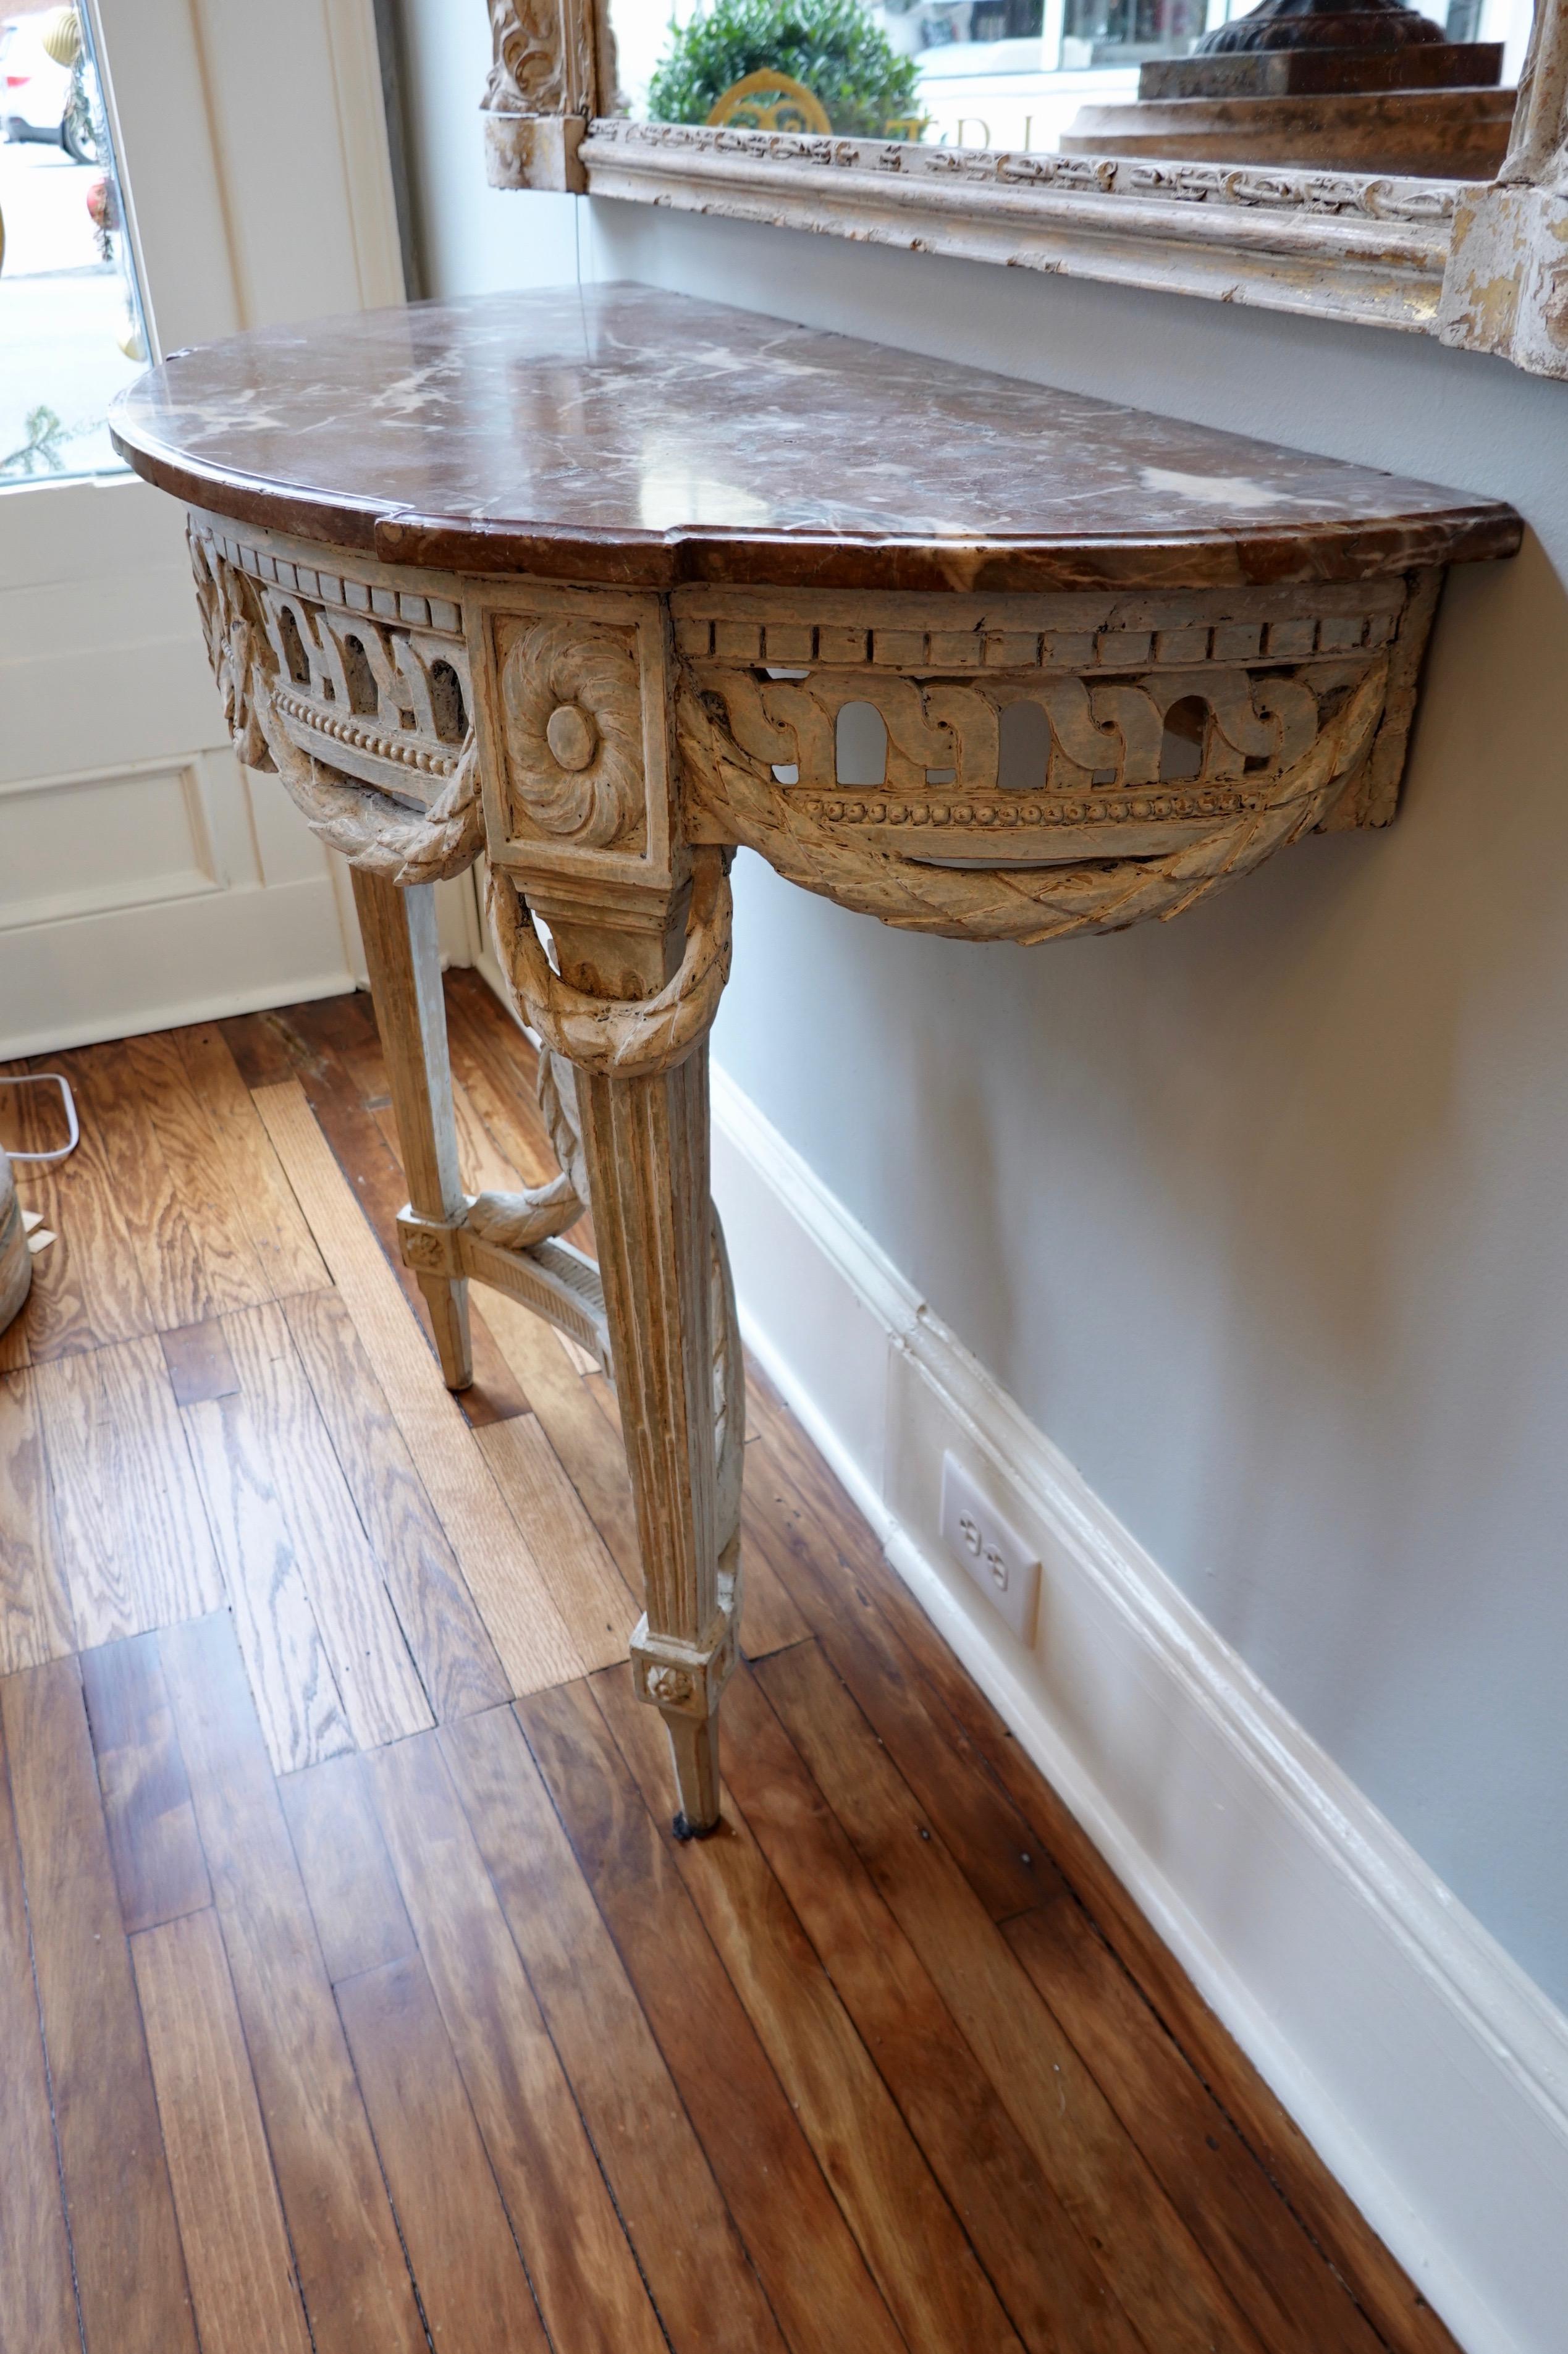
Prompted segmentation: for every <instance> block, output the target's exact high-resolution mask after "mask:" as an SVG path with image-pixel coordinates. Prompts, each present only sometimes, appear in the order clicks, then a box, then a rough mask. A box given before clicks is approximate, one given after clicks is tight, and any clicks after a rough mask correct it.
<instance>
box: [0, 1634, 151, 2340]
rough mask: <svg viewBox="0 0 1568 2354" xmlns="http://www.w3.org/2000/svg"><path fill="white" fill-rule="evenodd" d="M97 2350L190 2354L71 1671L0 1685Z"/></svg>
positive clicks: (147, 2078) (85, 2310) (143, 2060)
mask: <svg viewBox="0 0 1568 2354" xmlns="http://www.w3.org/2000/svg"><path fill="white" fill-rule="evenodd" d="M0 1723H3V1726H4V1733H5V1752H6V1756H7V1758H8V1760H9V1762H10V1767H11V1795H12V1801H13V1804H14V1806H15V1808H16V1833H17V1841H18V1845H19V1847H20V1850H21V1856H22V1871H23V1877H24V1881H25V1884H26V1903H27V1917H28V1920H29V1923H30V1925H31V1929H32V1940H33V1963H34V1969H35V1972H36V1975H37V1989H38V2008H39V2011H40V2013H41V2016H42V2020H43V2030H44V2045H45V2050H46V2052H47V2053H48V2069H49V2082H50V2086H51V2089H52V2093H53V2099H54V2114H55V2130H56V2135H57V2137H58V2147H59V2157H60V2176H61V2179H62V2180H63V2182H64V2185H65V2198H66V2210H67V2214H68V2216H69V2231H70V2240H71V2249H72V2254H73V2259H74V2264H75V2271H76V2285H77V2296H78V2300H79V2311H80V2316H81V2322H82V2330H83V2335H84V2337H85V2339H86V2346H87V2354H196V2332H195V2330H194V2328H193V2327H192V2325H191V2311H190V2296H189V2292H188V2289H187V2287H186V2282H185V2259H184V2257H183V2255H182V2253H181V2250H180V2236H179V2231H178V2228H177V2226H176V2224H175V2207H174V2200H173V2198H172V2197H171V2195H170V2189H169V2176H168V2169H167V2166H166V2164H165V2161H164V2147H163V2141H162V2138H161V2136H160V2133H159V2126H158V2109H157V2103H156V2101H155V2099H154V2092H153V2078H152V2073H151V2070H150V2069H149V2067H148V2064H147V2049H146V2044H145V2042H144V2041H143V2031H142V2017H141V2010H140V2007H139V2005H138V2002H137V1999H136V1988H135V1982H134V1979H133V1978H132V1969H131V1956H130V1951H129V1948H128V1946H127V1945H126V1940H125V1934H124V1931H123V1930H122V1927H121V1924H120V1905H119V1900H118V1898H117V1897H116V1894H115V1889H114V1873H113V1870H112V1868H111V1863H110V1859H109V1835H108V1832H107V1831H106V1830H105V1829H104V1822H103V1810H102V1807H101V1801H100V1797H99V1789H98V1776H97V1773H96V1771H95V1770H94V1767H93V1762H92V1746H91V1744H90V1740H89V1738H88V1730H87V1716H86V1713H85V1712H84V1710H83V1707H82V1700H81V1684H80V1681H79V1677H78V1675H77V1670H76V1663H75V1661H74V1660H71V1659H56V1660H52V1661H51V1662H50V1663H49V1665H48V1666H47V1667H42V1668H28V1669H26V1670H24V1671H23V1672H22V1673H21V1674H20V1675H15V1676H8V1677H7V1678H6V1679H5V1682H4V1683H3V1684H0Z"/></svg>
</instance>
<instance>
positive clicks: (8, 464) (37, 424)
mask: <svg viewBox="0 0 1568 2354" xmlns="http://www.w3.org/2000/svg"><path fill="white" fill-rule="evenodd" d="M23 431H24V432H25V433H26V436H27V438H26V441H24V442H23V444H22V446H21V448H20V449H19V450H13V451H12V452H11V454H10V456H9V457H8V458H0V475H5V474H59V473H63V472H64V471H65V459H64V457H63V455H62V454H61V449H60V445H61V443H62V442H64V441H66V440H69V433H68V431H67V429H66V427H65V426H64V425H63V424H62V423H61V422H60V419H58V417H57V416H56V415H55V412H54V410H53V409H52V408H44V407H43V406H42V405H41V404H40V406H39V407H38V408H32V409H29V410H28V412H27V417H26V423H25V425H24V426H23Z"/></svg>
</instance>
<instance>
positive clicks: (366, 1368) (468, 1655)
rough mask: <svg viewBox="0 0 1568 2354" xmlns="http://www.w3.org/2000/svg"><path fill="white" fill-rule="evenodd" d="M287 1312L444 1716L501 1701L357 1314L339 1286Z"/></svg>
mask: <svg viewBox="0 0 1568 2354" xmlns="http://www.w3.org/2000/svg"><path fill="white" fill-rule="evenodd" d="M283 1313H284V1315H285V1316H286V1317H287V1319H288V1322H289V1330H290V1331H291V1334H292V1335H293V1341H294V1346H295V1348H296V1349H297V1350H298V1352H299V1354H300V1359H301V1362H302V1364H303V1366H304V1369H305V1375H306V1378H307V1380H308V1381H309V1382H310V1384H311V1387H312V1389H313V1392H314V1394H315V1400H316V1405H317V1407H318V1408H319V1410H320V1413H321V1416H322V1419H323V1422H324V1423H325V1425H326V1427H327V1431H328V1434H329V1436H330V1437H331V1439H332V1443H333V1447H334V1449H335V1451H336V1454H337V1459H338V1462H339V1464H340V1465H341V1467H342V1469H343V1476H344V1479H345V1480H346V1481H347V1483H348V1489H349V1493H350V1494H351V1495H352V1496H353V1498H354V1501H355V1508H356V1509H357V1511H358V1513H359V1517H360V1520H361V1522H362V1523H363V1524H364V1527H365V1530H366V1534H367V1535H368V1537H369V1539H370V1543H371V1545H372V1547H373V1549H374V1551H375V1553H376V1560H377V1561H378V1562H379V1564H380V1567H381V1574H382V1576H383V1577H384V1578H385V1579H386V1582H387V1591H388V1592H389V1594H390V1595H391V1596H392V1602H393V1606H394V1607H395V1608H396V1610H397V1617H398V1619H399V1620H400V1622H401V1624H402V1628H403V1632H404V1634H405V1635H406V1636H407V1638H408V1648H409V1649H410V1650H411V1651H412V1652H413V1655H414V1659H415V1663H416V1665H417V1666H418V1670H419V1676H420V1680H421V1681H422V1682H423V1684H424V1687H425V1690H426V1691H427V1692H428V1693H429V1699H430V1704H431V1706H432V1708H433V1709H434V1711H435V1713H436V1716H437V1718H438V1719H440V1720H445V1719H446V1718H448V1717H452V1716H466V1715H467V1714H469V1713H470V1712H471V1711H472V1710H475V1709H482V1708H493V1707H495V1706H496V1705H497V1704H498V1702H501V1701H503V1700H504V1699H505V1698H506V1697H507V1695H508V1692H509V1691H510V1686H509V1685H508V1683H507V1681H506V1678H505V1675H504V1673H503V1670H502V1666H501V1662H500V1660H499V1659H497V1658H496V1656H495V1646H494V1645H493V1643H492V1641H491V1639H490V1637H489V1635H488V1633H487V1632H486V1630H485V1625H484V1620H483V1618H482V1617H481V1615H480V1612H479V1609H478V1606H477V1605H476V1604H475V1602H474V1599H473V1596H472V1595H471V1593H470V1592H469V1589H468V1586H467V1585H466V1584H465V1582H464V1579H463V1575H462V1572H461V1569H460V1568H459V1567H458V1564H457V1562H456V1560H455V1558H454V1557H453V1553H452V1549H451V1547H450V1544H449V1543H448V1542H447V1539H446V1535H445V1532H444V1531H443V1530H442V1527H441V1524H440V1521H439V1520H438V1519H437V1517H436V1513H435V1510H434V1507H433V1506H432V1505H431V1502H430V1500H429V1496H428V1495H427V1494H426V1492H425V1490H424V1486H423V1484H422V1482H421V1481H420V1479H419V1476H418V1472H417V1471H416V1470H415V1469H414V1465H413V1462H412V1460H411V1458H410V1457H409V1454H408V1447H407V1446H406V1445H405V1443H404V1440H403V1437H402V1434H401V1433H400V1431H399V1430H398V1428H397V1423H396V1421H395V1420H394V1418H393V1416H392V1412H391V1409H390V1408H389V1407H388V1405H387V1399H386V1395H385V1394H384V1393H383V1391H382V1388H381V1384H380V1383H379V1382H378V1381H377V1380H376V1375H375V1373H373V1372H372V1370H371V1366H370V1361H369V1359H368V1358H367V1357H366V1353H365V1350H364V1346H363V1344H362V1343H361V1341H360V1339H359V1335H358V1333H357V1332H356V1331H355V1327H354V1321H353V1319H352V1318H351V1317H350V1315H349V1313H348V1310H347V1309H346V1308H345V1307H344V1303H343V1301H342V1300H341V1299H339V1297H338V1295H337V1293H336V1292H335V1291H315V1292H309V1293H306V1294H304V1295H303V1296H302V1297H301V1298H298V1299H289V1300H286V1301H285V1302H284V1303H283Z"/></svg>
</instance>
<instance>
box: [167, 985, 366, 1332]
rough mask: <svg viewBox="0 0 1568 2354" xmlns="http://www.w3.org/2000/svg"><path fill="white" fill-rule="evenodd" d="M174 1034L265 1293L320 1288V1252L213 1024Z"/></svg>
mask: <svg viewBox="0 0 1568 2354" xmlns="http://www.w3.org/2000/svg"><path fill="white" fill-rule="evenodd" d="M171 1035H172V1037H173V1039H174V1041H175V1046H176V1048H177V1050H178V1053H179V1056H180V1060H181V1062H182V1064H183V1065H184V1066H185V1076H186V1077H187V1078H188V1079H189V1081H190V1084H191V1087H192V1089H193V1091H194V1093H195V1094H196V1097H197V1099H198V1100H199V1102H200V1105H201V1108H202V1110H203V1112H204V1113H205V1115H206V1118H207V1129H208V1130H209V1132H210V1134H211V1138H212V1143H213V1150H214V1151H215V1152H216V1154H217V1159H218V1161H219V1162H220V1163H221V1165H222V1167H223V1169H224V1172H225V1173H226V1175H227V1178H228V1187H229V1190H230V1191H231V1193H233V1195H234V1197H235V1199H236V1200H237V1202H238V1204H239V1210H240V1214H241V1216H242V1218H243V1219H244V1222H245V1226H246V1231H247V1233H248V1234H249V1238H250V1245H251V1248H252V1249H253V1250H254V1251H255V1253H256V1257H257V1259H258V1261H259V1263H260V1268H261V1272H262V1275H263V1277H264V1278H265V1279H266V1284H267V1288H268V1292H269V1295H270V1297H271V1298H272V1299H290V1298H291V1297H292V1296H293V1295H294V1294H295V1293H297V1292H302V1291H318V1290H320V1289H322V1288H323V1287H324V1286H325V1284H326V1283H327V1281H328V1280H329V1278H328V1276H327V1271H326V1268H325V1267H323V1265H322V1256H321V1253H320V1251H318V1250H317V1248H316V1246H315V1245H314V1243H313V1241H312V1240H311V1230H310V1228H309V1226H308V1225H306V1224H305V1220H304V1214H303V1213H302V1210H301V1208H300V1205H299V1204H298V1203H297V1202H296V1201H295V1199H294V1195H293V1191H292V1188H291V1185H290V1183H289V1181H288V1179H287V1178H286V1177H285V1176H284V1174H283V1172H282V1169H281V1166H280V1164H279V1161H278V1156H277V1154H276V1153H275V1152H274V1151H273V1150H272V1147H271V1144H270V1142H269V1140H268V1136H267V1131H266V1129H264V1128H263V1127H262V1125H261V1122H260V1119H259V1118H258V1117H257V1112H256V1107H255V1105H254V1104H253V1103H252V1102H251V1100H250V1090H249V1087H247V1086H246V1084H245V1081H244V1079H243V1078H242V1077H241V1076H240V1072H239V1067H238V1064H237V1063H236V1062H235V1059H234V1056H233V1055H231V1054H230V1052H229V1050H228V1044H227V1043H226V1042H225V1040H224V1037H223V1034H222V1033H221V1031H220V1030H219V1028H218V1026H217V1023H213V1022H198V1023H194V1024H193V1025H192V1026H191V1027H190V1028H189V1029H185V1030H175V1031H174V1032H172V1033H171Z"/></svg>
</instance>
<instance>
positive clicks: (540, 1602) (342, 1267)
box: [256, 1082, 582, 1692]
mask: <svg viewBox="0 0 1568 2354" xmlns="http://www.w3.org/2000/svg"><path fill="white" fill-rule="evenodd" d="M256 1102H257V1105H258V1108H260V1113H261V1117H262V1119H263V1120H264V1122H265V1123H266V1126H267V1130H268V1133H269V1135H270V1137H271V1139H272V1141H273V1143H274V1145H275V1146H276V1147H277V1150H278V1155H279V1158H280V1160H281V1161H282V1163H283V1166H284V1168H285V1169H286V1170H287V1172H288V1174H289V1178H290V1182H291V1183H292V1185H293V1187H294V1191H295V1193H297V1194H298V1196H299V1198H300V1201H301V1203H302V1206H303V1208H304V1210H305V1214H306V1215H307V1217H308V1218H309V1219H310V1222H311V1231H312V1233H313V1235H314V1236H315V1238H316V1241H317V1243H318V1245H319V1246H321V1249H322V1253H323V1257H324V1258H325V1260H326V1262H327V1265H328V1267H330V1269H331V1271H332V1275H333V1279H334V1282H335V1283H336V1285H337V1287H338V1289H339V1291H340V1292H341V1293H342V1295H343V1299H344V1306H345V1307H346V1308H347V1310H348V1312H349V1315H350V1316H351V1317H352V1319H353V1320H354V1324H355V1330H356V1331H357V1332H358V1334H359V1338H360V1340H361V1341H362V1342H363V1343H364V1347H365V1352H366V1356H367V1357H368V1358H369V1360H370V1363H371V1365H372V1367H373V1369H374V1371H375V1373H376V1379H377V1381H378V1382H379V1383H380V1384H381V1388H382V1391H383V1393H384V1394H385V1396H386V1399H387V1405H388V1406H389V1408H390V1409H391V1413H392V1418H393V1420H394V1421H395V1422H396V1423H397V1427H398V1430H399V1431H400V1432H401V1434H402V1437H403V1441H404V1444H405V1446H406V1447H408V1453H409V1456H410V1457H411V1458H412V1460H413V1464H414V1468H415V1469H416V1471H417V1472H418V1475H419V1479H420V1480H421V1482H422V1483H423V1486H424V1489H425V1492H426V1494H427V1495H428V1496H429V1500H430V1501H431V1503H432V1504H433V1506H434V1507H435V1511H436V1514H437V1517H438V1518H439V1520H440V1523H441V1526H442V1528H443V1529H444V1531H445V1532H446V1536H447V1540H448V1542H449V1543H450V1545H451V1548H452V1551H453V1553H455V1554H456V1556H457V1561H458V1565H459V1567H460V1568H461V1571H462V1574H463V1578H464V1581H465V1583H466V1585H467V1586H468V1589H469V1592H470V1593H471V1595H472V1596H473V1598H474V1601H475V1603H476V1605H477V1606H478V1608H479V1611H480V1614H481V1616H482V1618H483V1620H484V1623H485V1626H486V1628H487V1629H488V1631H489V1634H490V1637H491V1639H492V1641H493V1643H494V1645H495V1649H496V1651H497V1653H498V1654H499V1656H500V1659H501V1662H502V1665H503V1668H504V1669H505V1670H506V1674H507V1677H508V1679H509V1681H510V1682H511V1687H512V1690H513V1691H514V1692H520V1691H530V1690H533V1689H536V1688H538V1687H540V1686H543V1685H546V1684H552V1683H562V1682H565V1681H567V1679H568V1678H569V1677H572V1676H575V1675H577V1674H579V1673H580V1672H581V1669H582V1662H581V1659H580V1658H579V1656H578V1654H577V1648H576V1646H575V1644H574V1643H573V1642H572V1639H571V1637H570V1635H569V1634H568V1633H567V1628H566V1627H565V1625H564V1624H563V1622H562V1619H561V1617H560V1614H559V1613H558V1612H557V1610H556V1606H555V1604H554V1603H553V1601H552V1600H551V1598H550V1594H549V1591H548V1587H547V1585H546V1581H545V1579H544V1576H543V1574H542V1572H541V1571H540V1569H539V1566H538V1564H537V1563H535V1561H534V1560H533V1559H532V1557H531V1555H530V1554H529V1553H528V1551H527V1548H526V1547H525V1546H524V1544H523V1543H522V1542H521V1540H520V1538H519V1535H518V1532H517V1524H516V1522H514V1520H513V1518H512V1515H511V1514H510V1512H508V1511H507V1510H506V1506H505V1504H504V1502H503V1500H502V1496H501V1492H500V1490H499V1489H498V1488H497V1487H496V1485H495V1482H494V1480H493V1478H492V1477H491V1474H490V1471H489V1469H488V1467H487V1466H486V1464H485V1463H484V1461H483V1458H482V1456H481V1455H480V1453H479V1449H478V1447H477V1445H476V1444H475V1442H474V1439H473V1436H472V1434H471V1432H470V1431H469V1430H468V1428H467V1426H465V1424H464V1423H463V1421H462V1418H461V1416H460V1415H459V1413H458V1411H457V1408H456V1407H455V1406H454V1405H453V1404H452V1402H451V1399H450V1396H449V1395H448V1393H447V1391H446V1388H445V1386H444V1384H442V1381H441V1376H440V1368H439V1367H438V1365H437V1363H436V1361H435V1359H434V1357H433V1356H432V1355H431V1353H430V1352H429V1348H428V1347H427V1346H426V1343H425V1341H424V1338H423V1336H422V1334H421V1333H420V1332H419V1331H418V1330H417V1329H416V1328H415V1327H414V1325H413V1323H412V1321H411V1320H410V1318H409V1315H408V1308H407V1304H406V1303H405V1301H404V1299H403V1297H402V1295H401V1293H400V1292H399V1291H398V1289H397V1282H396V1279H395V1278H394V1277H393V1275H392V1271H391V1269H390V1268H389V1267H388V1266H387V1262H386V1260H385V1258H384V1257H382V1255H381V1252H380V1249H379V1248H378V1246H377V1245H376V1239H375V1237H374V1235H372V1234H371V1233H370V1231H369V1229H368V1227H367V1226H366V1223H365V1220H364V1218H363V1217H362V1216H361V1215H360V1213H359V1210H358V1208H357V1207H356V1205H355V1200H354V1197H353V1195H352V1194H351V1193H349V1191H348V1188H347V1185H346V1183H345V1182H344V1178H343V1175H342V1173H341V1172H340V1171H339V1169H338V1166H337V1163H336V1162H335V1161H334V1159H333V1157H332V1152H331V1150H330V1149H329V1147H328V1145H327V1142H326V1140H325V1138H324V1137H323V1134H322V1131H321V1129H319V1128H318V1127H317V1125H316V1123H315V1120H314V1119H313V1117H312V1115H311V1110H310V1107H309V1105H308V1104H307V1103H306V1101H305V1098H304V1095H303V1093H302V1090H301V1089H300V1087H298V1086H297V1085H295V1084H294V1083H292V1082H291V1083H289V1084H287V1085H285V1086H281V1087H266V1088H263V1089H261V1090H260V1092H259V1093H258V1095H257V1097H256Z"/></svg>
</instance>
